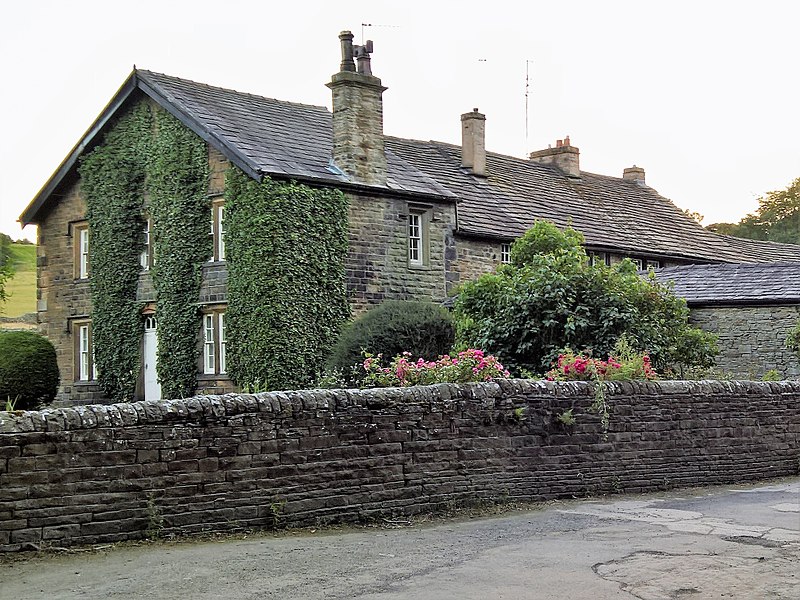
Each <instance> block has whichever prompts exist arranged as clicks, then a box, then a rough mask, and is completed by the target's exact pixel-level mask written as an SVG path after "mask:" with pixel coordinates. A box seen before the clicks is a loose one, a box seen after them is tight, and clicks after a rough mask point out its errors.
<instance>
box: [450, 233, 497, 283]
mask: <svg viewBox="0 0 800 600" xmlns="http://www.w3.org/2000/svg"><path fill="white" fill-rule="evenodd" d="M501 247H502V243H501V242H499V241H495V240H482V239H477V238H467V237H463V236H457V237H456V248H455V255H456V259H455V260H453V261H451V263H450V264H449V265H448V272H447V274H448V281H447V283H448V290H447V291H448V295H451V294H454V293H455V292H456V288H457V287H458V286H459V285H460V284H462V283H464V282H467V281H473V280H475V279H477V278H478V277H480V276H481V275H483V274H485V273H491V272H492V271H494V270H495V269H496V268H497V266H498V265H499V264H500V252H501Z"/></svg>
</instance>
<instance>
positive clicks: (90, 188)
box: [79, 101, 211, 401]
mask: <svg viewBox="0 0 800 600" xmlns="http://www.w3.org/2000/svg"><path fill="white" fill-rule="evenodd" d="M79 173H80V176H81V192H82V194H83V197H84V198H85V200H86V204H87V219H88V221H89V237H90V245H91V251H90V282H91V293H92V336H93V343H94V348H95V365H96V371H97V372H98V376H97V379H98V382H99V384H100V385H101V387H102V388H103V390H104V392H105V393H106V394H107V395H108V396H109V397H110V398H111V399H114V400H117V401H129V400H132V399H133V395H134V392H135V389H136V382H137V380H138V377H139V373H140V370H141V360H140V344H141V339H142V315H141V309H142V306H141V303H139V302H137V301H136V288H137V284H138V277H139V273H140V271H141V265H140V261H139V256H140V253H141V251H142V249H143V239H142V231H143V229H144V225H145V221H144V219H145V212H146V211H147V212H149V213H150V216H151V217H152V219H153V238H152V243H153V250H154V252H155V257H156V261H155V265H154V267H153V271H152V273H153V283H154V286H155V288H156V293H157V298H158V301H157V315H158V319H159V331H158V338H159V346H158V373H159V379H160V380H161V382H162V393H163V395H164V396H166V397H180V396H184V395H189V394H191V393H192V392H193V391H194V387H195V376H196V373H197V356H198V352H197V335H198V332H199V329H200V312H199V309H198V306H197V298H198V293H199V287H200V280H201V269H202V263H203V262H205V261H206V260H208V257H209V255H210V252H211V242H210V240H209V236H208V227H209V222H210V221H209V219H210V208H209V206H210V205H209V200H208V198H207V197H206V189H207V185H208V153H207V149H206V145H205V143H204V142H203V141H202V140H201V139H200V138H199V137H197V136H196V135H195V134H194V133H193V132H191V131H190V130H189V129H187V128H185V127H184V126H182V125H181V124H180V123H179V122H178V121H177V119H175V118H174V117H173V116H172V115H170V114H169V113H167V112H166V111H164V110H162V109H160V108H157V107H156V106H155V105H153V104H151V103H149V102H148V101H140V102H138V103H136V104H135V105H133V107H131V108H130V109H129V110H128V111H127V112H125V113H124V114H123V116H121V117H120V119H119V120H118V121H117V122H116V123H115V124H114V125H112V126H111V127H110V128H109V130H108V131H107V133H106V134H105V136H104V138H103V141H102V143H101V144H100V145H98V146H97V147H96V148H95V149H94V150H92V151H91V152H90V153H88V154H87V155H85V156H84V157H83V159H82V163H81V166H80V169H79ZM145 198H149V206H147V207H145V202H144V200H145Z"/></svg>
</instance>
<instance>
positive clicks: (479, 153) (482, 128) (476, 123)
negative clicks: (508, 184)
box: [461, 108, 486, 177]
mask: <svg viewBox="0 0 800 600" xmlns="http://www.w3.org/2000/svg"><path fill="white" fill-rule="evenodd" d="M461 166H462V167H465V168H467V169H471V170H472V174H473V175H477V176H479V177H486V115H484V114H481V113H480V112H478V109H477V108H474V109H472V112H468V113H464V114H463V115H461Z"/></svg>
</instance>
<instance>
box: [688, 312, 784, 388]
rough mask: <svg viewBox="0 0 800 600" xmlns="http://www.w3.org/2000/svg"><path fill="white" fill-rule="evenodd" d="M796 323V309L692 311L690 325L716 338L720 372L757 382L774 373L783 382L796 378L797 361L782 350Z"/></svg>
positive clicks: (717, 361) (717, 360)
mask: <svg viewBox="0 0 800 600" xmlns="http://www.w3.org/2000/svg"><path fill="white" fill-rule="evenodd" d="M798 320H800V306H799V305H797V304H795V305H785V306H734V307H722V306H721V307H707V308H705V307H704V308H700V307H697V308H692V310H691V314H690V316H689V321H690V323H691V324H692V325H695V326H697V327H700V328H701V329H704V330H706V331H711V332H713V333H716V334H717V335H718V336H719V349H720V352H719V355H718V356H717V359H716V363H717V366H718V367H719V369H720V370H722V371H723V372H725V373H729V374H731V375H733V376H734V377H740V378H746V379H761V377H763V375H764V373H766V372H767V371H770V370H775V371H777V372H778V374H779V375H780V376H781V378H784V379H798V378H800V359H798V357H797V355H796V354H794V353H793V352H792V351H791V350H789V349H788V348H787V347H786V338H787V336H788V335H789V332H790V331H791V330H792V329H793V328H794V326H795V325H796V323H797V322H798Z"/></svg>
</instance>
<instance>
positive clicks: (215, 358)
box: [203, 312, 227, 375]
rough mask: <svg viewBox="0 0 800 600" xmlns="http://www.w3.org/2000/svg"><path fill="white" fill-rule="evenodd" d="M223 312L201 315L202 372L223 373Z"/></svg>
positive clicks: (224, 368)
mask: <svg viewBox="0 0 800 600" xmlns="http://www.w3.org/2000/svg"><path fill="white" fill-rule="evenodd" d="M225 342H226V340H225V313H224V312H212V313H206V314H205V315H203V373H204V374H206V375H216V374H221V375H224V374H225V373H227V368H226V365H225Z"/></svg>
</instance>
